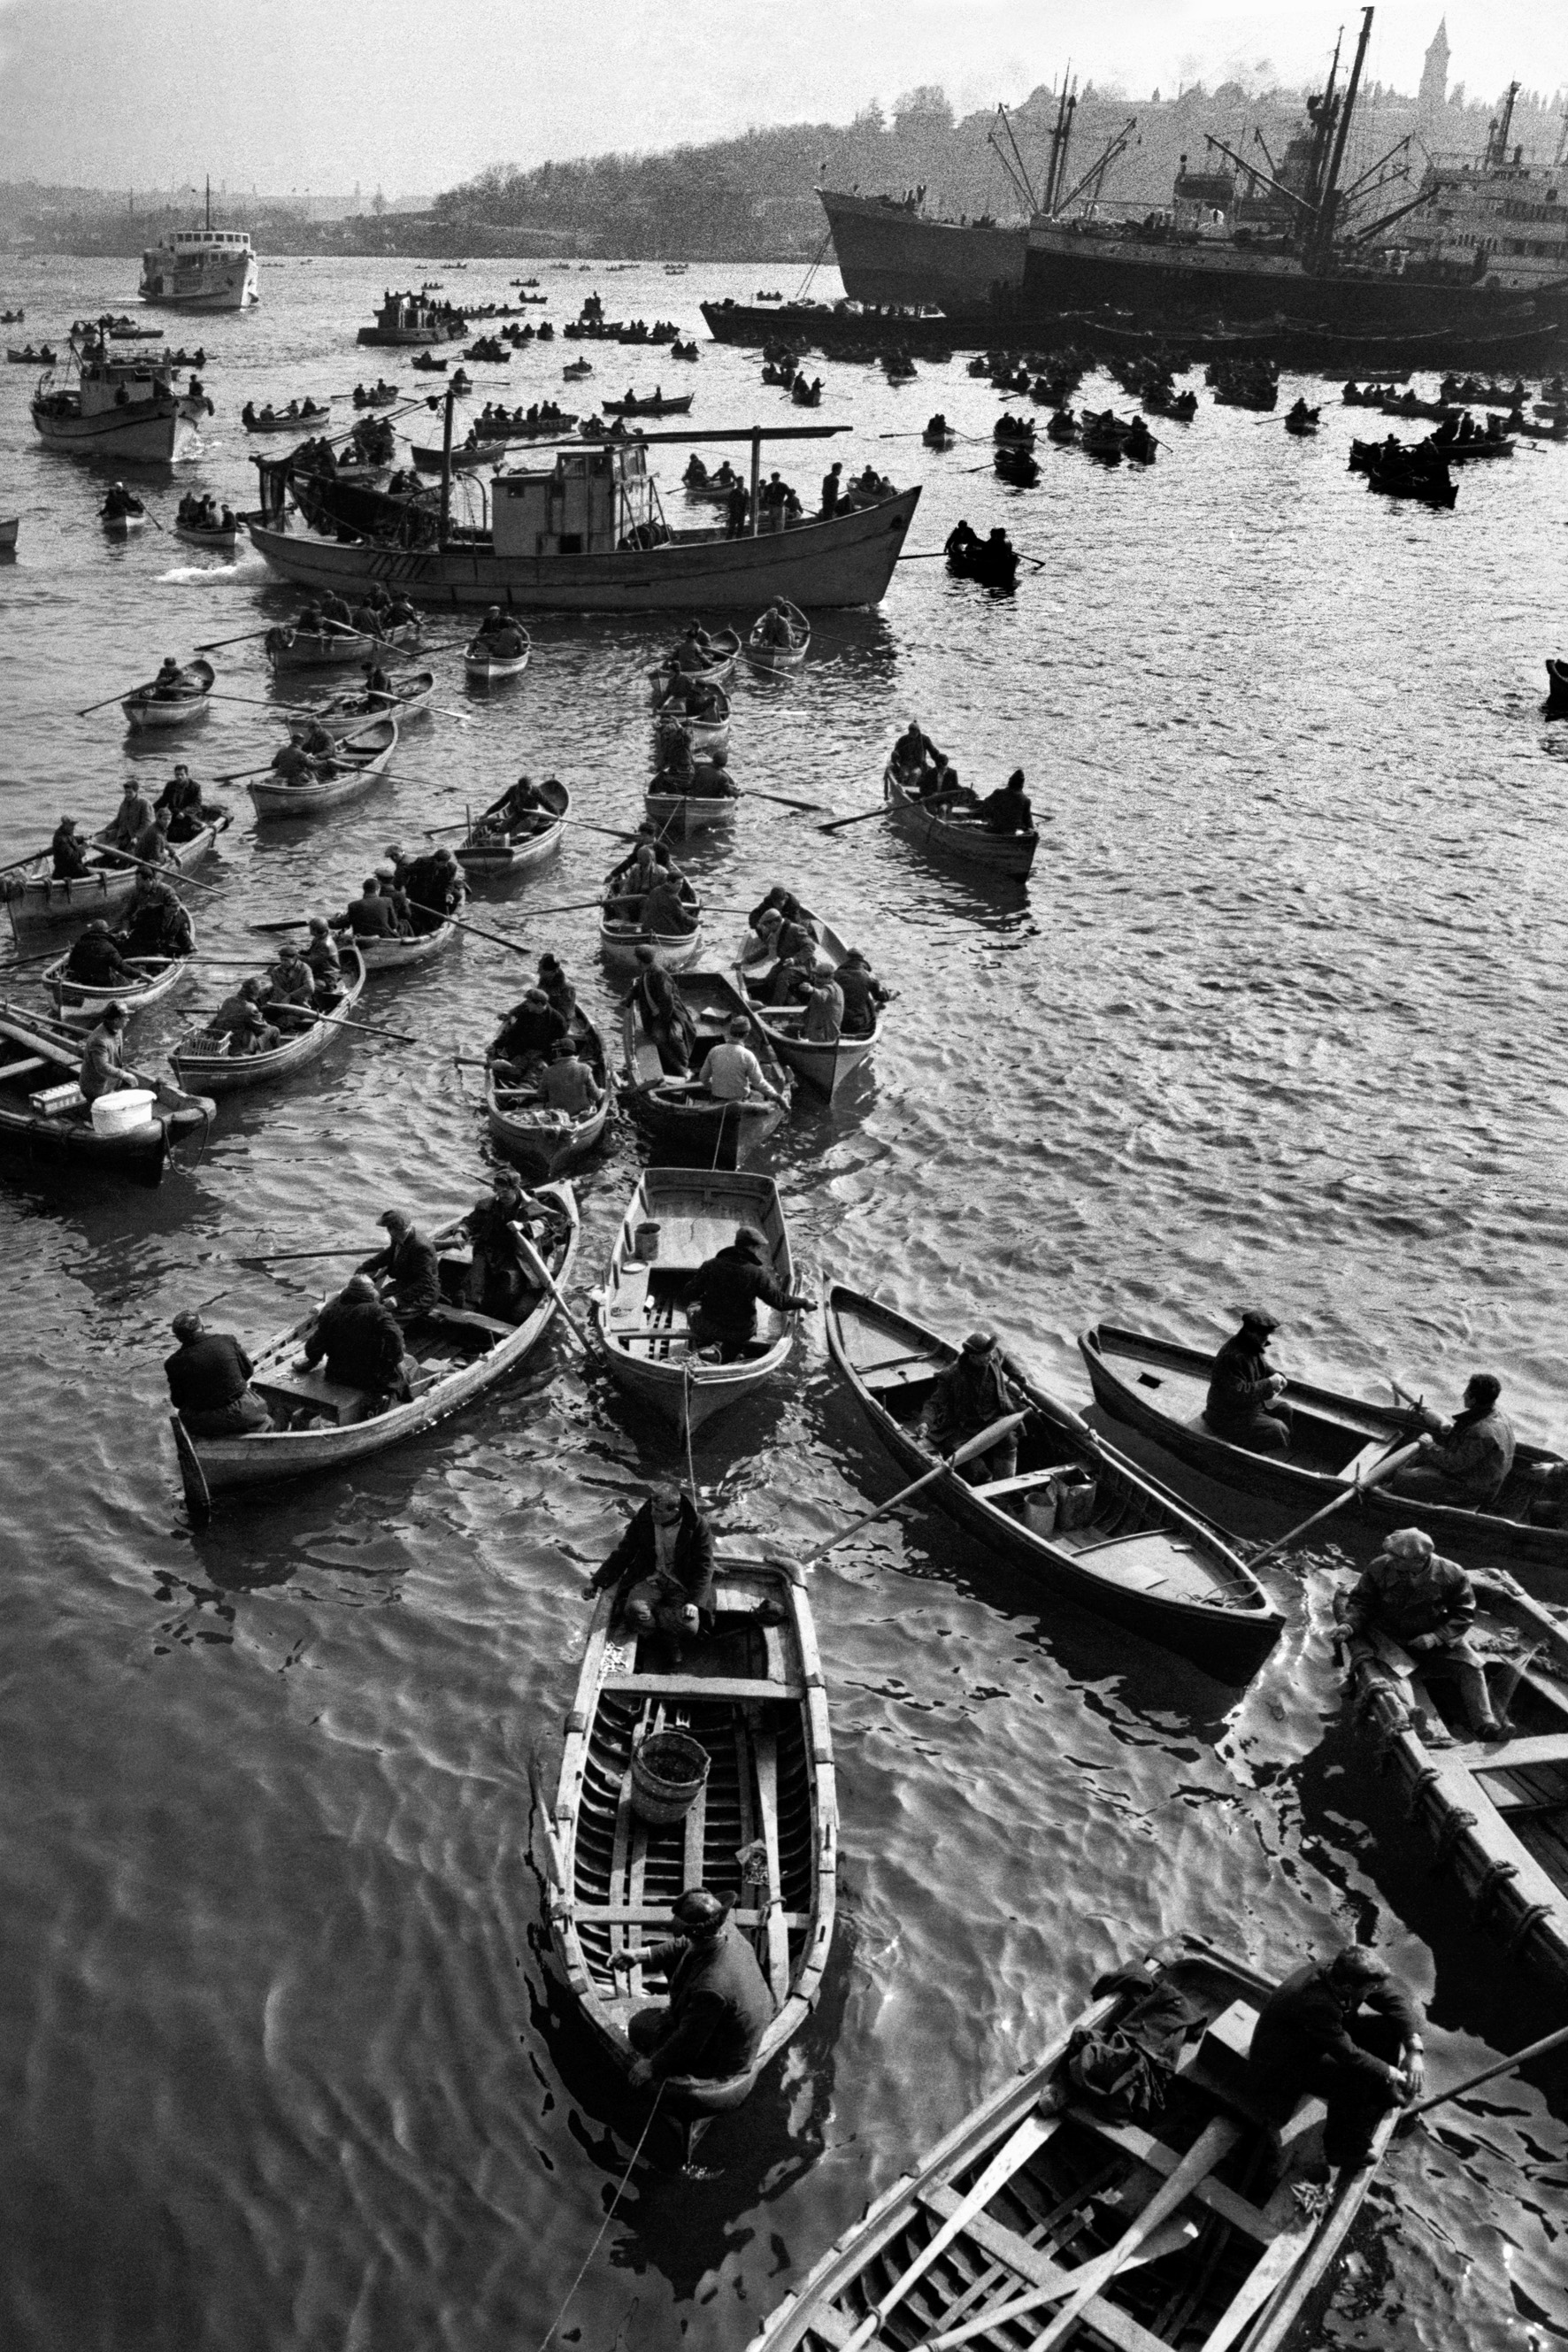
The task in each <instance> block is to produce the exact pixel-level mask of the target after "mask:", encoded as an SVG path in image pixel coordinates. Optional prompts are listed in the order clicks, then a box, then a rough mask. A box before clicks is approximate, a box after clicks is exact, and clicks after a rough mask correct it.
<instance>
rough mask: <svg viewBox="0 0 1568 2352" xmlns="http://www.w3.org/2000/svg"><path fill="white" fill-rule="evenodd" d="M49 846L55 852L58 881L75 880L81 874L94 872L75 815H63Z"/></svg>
mask: <svg viewBox="0 0 1568 2352" xmlns="http://www.w3.org/2000/svg"><path fill="white" fill-rule="evenodd" d="M49 847H50V849H51V851H52V852H53V854H54V864H55V871H54V879H55V880H56V881H57V882H74V881H76V880H77V879H78V878H79V877H80V876H81V875H83V874H90V873H91V872H92V866H91V864H90V862H89V857H88V854H87V844H86V842H85V841H84V840H83V839H82V837H81V835H80V834H79V832H78V831H77V823H76V819H75V817H74V816H62V817H61V819H60V821H59V823H58V824H57V825H56V827H55V830H54V835H53V837H52V838H51V840H50V843H49Z"/></svg>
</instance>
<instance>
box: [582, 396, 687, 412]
mask: <svg viewBox="0 0 1568 2352" xmlns="http://www.w3.org/2000/svg"><path fill="white" fill-rule="evenodd" d="M695 397H696V394H693V393H689V392H679V393H663V394H658V393H651V392H650V393H648V394H647V395H646V396H645V397H644V398H643V399H641V400H638V399H637V398H635V397H634V398H632V399H630V400H602V401H601V402H600V403H599V405H600V407H601V408H602V409H603V410H604V412H605V415H606V416H689V415H690V413H691V404H692V401H693V400H694V398H695Z"/></svg>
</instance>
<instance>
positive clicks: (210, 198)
mask: <svg viewBox="0 0 1568 2352" xmlns="http://www.w3.org/2000/svg"><path fill="white" fill-rule="evenodd" d="M212 225H213V175H212V173H210V172H209V173H207V226H208V228H211V226H212Z"/></svg>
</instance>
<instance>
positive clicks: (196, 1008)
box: [185, 1004, 419, 1051]
mask: <svg viewBox="0 0 1568 2352" xmlns="http://www.w3.org/2000/svg"><path fill="white" fill-rule="evenodd" d="M185 1009H186V1011H187V1012H189V1013H194V1014H195V1017H196V1019H197V1020H198V1021H210V1020H211V1019H212V1016H213V1014H214V1013H216V1012H217V1010H218V1007H217V1006H216V1004H191V1005H187V1006H186V1008H185ZM257 1010H258V1012H259V1013H261V1015H262V1017H263V1019H265V1018H266V1014H267V1007H266V1005H265V1004H262V1005H258V1008H257ZM278 1010H279V1012H280V1013H303V1014H304V1015H305V1017H306V1018H307V1019H308V1020H309V1021H310V1023H311V1024H313V1026H315V1027H316V1028H318V1029H319V1028H320V1027H321V1023H322V1022H323V1021H331V1024H332V1026H333V1028H334V1029H363V1032H364V1034H365V1035H366V1036H367V1037H387V1038H390V1040H391V1041H392V1043H393V1044H394V1045H417V1044H418V1043H419V1040H418V1038H417V1037H410V1036H409V1035H408V1034H407V1032H406V1031H405V1030H402V1029H378V1028H376V1026H375V1025H374V1023H373V1022H369V1021H351V1020H349V1019H348V1018H347V1016H346V1015H345V1016H344V1018H343V1019H342V1020H341V1021H340V1020H336V1019H334V1017H333V1015H332V1014H331V1013H315V1012H312V1011H311V1009H310V1006H309V1005H307V1004H289V1005H279V1007H278ZM298 1034H299V1032H298V1030H296V1029H295V1028H294V1027H293V1024H289V1027H288V1028H287V1029H285V1030H284V1031H283V1033H282V1042H283V1043H284V1044H287V1043H288V1041H289V1038H290V1037H291V1036H297V1035H298ZM273 1050H274V1051H276V1048H274V1049H273Z"/></svg>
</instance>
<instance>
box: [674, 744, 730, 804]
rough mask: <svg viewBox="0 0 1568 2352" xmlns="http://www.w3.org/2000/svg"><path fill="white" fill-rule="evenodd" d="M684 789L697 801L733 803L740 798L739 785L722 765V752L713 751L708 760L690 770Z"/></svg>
mask: <svg viewBox="0 0 1568 2352" xmlns="http://www.w3.org/2000/svg"><path fill="white" fill-rule="evenodd" d="M686 789H687V792H688V793H689V795H690V796H691V798H692V799H693V800H698V801H734V800H739V799H740V797H741V793H740V787H739V785H738V784H737V783H736V782H735V780H734V778H733V777H732V776H731V774H730V772H729V771H728V769H727V768H726V767H725V765H724V754H723V753H722V751H715V752H714V753H713V755H712V757H711V758H710V759H708V760H705V761H703V762H702V763H701V765H700V766H698V767H694V768H693V769H692V771H691V780H690V782H689V783H688V785H687V787H686Z"/></svg>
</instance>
